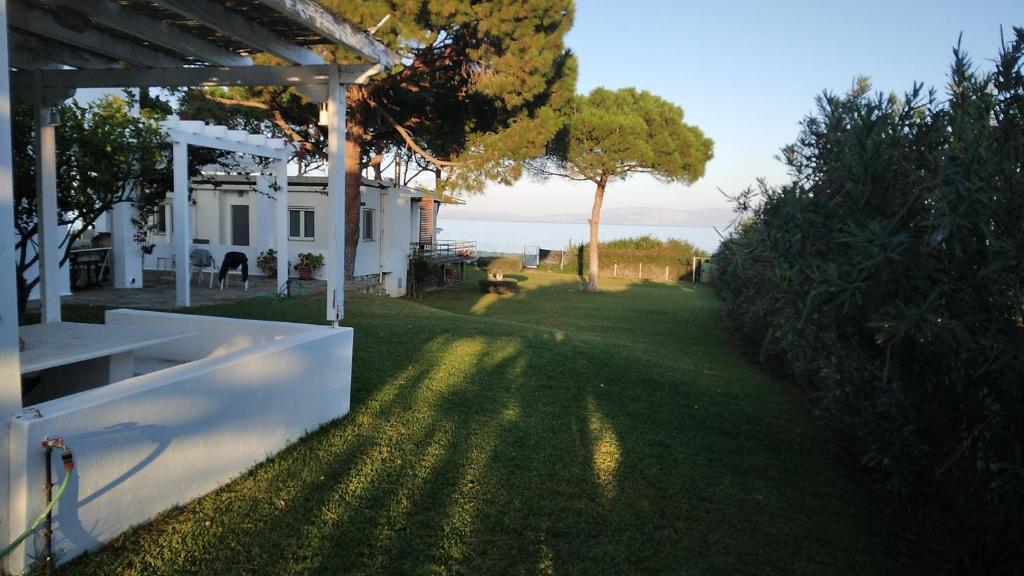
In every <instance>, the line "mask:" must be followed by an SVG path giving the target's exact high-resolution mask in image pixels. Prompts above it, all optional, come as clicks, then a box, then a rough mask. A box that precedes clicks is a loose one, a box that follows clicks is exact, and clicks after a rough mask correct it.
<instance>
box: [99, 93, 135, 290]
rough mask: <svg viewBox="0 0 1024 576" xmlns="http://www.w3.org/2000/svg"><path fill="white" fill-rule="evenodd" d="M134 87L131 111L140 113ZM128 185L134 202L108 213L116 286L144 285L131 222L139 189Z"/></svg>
mask: <svg viewBox="0 0 1024 576" xmlns="http://www.w3.org/2000/svg"><path fill="white" fill-rule="evenodd" d="M131 90H132V93H133V94H134V95H135V104H134V105H133V106H132V110H131V113H132V114H135V115H136V116H137V115H139V113H140V110H139V102H140V101H141V97H142V89H141V88H132V89H131ZM128 188H129V189H128V190H125V196H126V197H128V198H130V199H131V200H132V201H129V202H118V203H117V204H114V209H113V210H112V211H111V212H112V213H111V214H108V215H106V216H108V218H109V220H110V222H109V224H110V226H109V228H108V230H110V235H111V239H112V240H113V247H112V250H111V257H112V258H113V260H114V270H113V272H114V288H142V247H141V246H139V245H138V244H136V243H135V232H136V227H135V224H134V223H133V222H132V221H133V220H137V219H138V217H139V209H138V207H136V206H135V202H134V200H135V199H136V198H138V194H139V191H138V190H137V189H135V188H136V184H135V183H134V182H133V183H129V184H128Z"/></svg>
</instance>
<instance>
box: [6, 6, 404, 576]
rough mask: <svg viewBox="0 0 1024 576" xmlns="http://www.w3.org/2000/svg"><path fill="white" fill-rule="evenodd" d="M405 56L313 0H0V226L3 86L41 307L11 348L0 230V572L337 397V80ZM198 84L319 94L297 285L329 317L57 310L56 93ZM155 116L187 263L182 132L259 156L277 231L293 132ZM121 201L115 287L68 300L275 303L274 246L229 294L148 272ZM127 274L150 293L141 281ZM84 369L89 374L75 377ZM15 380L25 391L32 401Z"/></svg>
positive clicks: (179, 488)
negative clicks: (289, 319) (322, 224)
mask: <svg viewBox="0 0 1024 576" xmlns="http://www.w3.org/2000/svg"><path fill="white" fill-rule="evenodd" d="M68 10H74V13H75V14H80V15H81V17H80V18H76V19H75V25H74V26H69V25H68V22H69V18H67V16H68ZM8 38H9V39H10V43H9V42H8ZM311 44H319V45H336V46H342V47H345V48H347V49H348V50H349V51H350V52H351V53H352V54H353V55H354V56H355V57H356V58H358V59H360V60H362V62H363V63H360V64H345V65H339V64H336V63H333V62H328V61H327V60H325V59H324V57H323V56H322V54H320V53H319V52H317V51H316V50H313V49H311V48H310V47H309V46H310V45H311ZM259 53H267V54H272V55H274V56H276V57H277V58H279V59H280V60H282V61H283V62H284V64H283V65H277V66H267V65H258V64H256V61H258V60H256V61H254V58H253V57H252V56H253V55H255V54H259ZM398 62H399V58H398V56H397V55H396V54H394V53H392V52H390V51H389V50H388V49H387V48H385V47H384V45H383V44H381V43H380V42H379V41H378V40H376V39H374V38H373V37H372V36H370V35H369V34H368V33H366V32H365V31H363V30H361V29H358V28H356V27H354V26H353V25H351V24H350V23H348V22H346V21H344V20H343V19H342V18H340V17H338V16H337V15H335V14H333V13H330V12H328V11H326V10H325V9H324V8H323V7H321V6H320V5H319V4H317V3H315V2H312V1H310V0H288V1H287V2H282V1H280V0H243V1H239V2H233V3H230V5H227V6H226V5H225V3H223V2H212V1H209V0H188V1H180V0H174V1H170V0H158V1H156V2H148V1H136V0H129V1H119V2H106V1H97V2H85V3H82V2H65V1H63V0H59V1H55V2H40V1H37V0H17V1H16V0H6V1H5V0H0V68H3V69H7V70H9V71H10V74H9V75H7V74H2V75H0V226H7V227H8V228H11V229H13V218H12V217H13V214H14V210H13V208H12V206H13V204H14V202H13V201H14V199H15V198H16V195H15V190H14V187H13V182H12V178H11V174H12V173H13V170H12V168H13V165H14V161H13V160H14V159H13V158H12V145H11V136H10V134H11V109H10V105H11V99H12V98H13V99H17V100H20V101H22V102H25V103H28V104H30V105H32V106H33V107H34V118H35V122H34V130H35V138H36V142H37V147H36V152H35V163H36V166H35V168H36V187H35V194H36V196H35V204H34V205H35V206H37V207H38V211H37V213H36V218H35V223H36V227H37V232H36V241H37V242H38V251H37V253H38V270H39V277H40V284H39V297H40V300H39V316H40V318H41V321H42V322H43V325H41V326H37V327H27V328H26V329H23V330H21V333H22V343H21V344H22V346H23V347H22V348H21V349H20V351H19V325H18V324H19V313H18V310H17V298H16V296H15V295H16V293H17V287H16V282H15V278H14V275H13V273H14V270H15V266H14V252H15V251H14V244H13V242H14V238H13V235H6V236H0V237H2V238H6V239H5V240H3V241H2V242H0V271H6V272H5V273H4V274H6V276H2V277H0V292H2V293H3V294H4V297H3V298H0V447H3V448H2V449H0V472H2V473H3V475H4V477H2V478H0V542H2V543H3V544H7V543H8V542H10V543H12V544H11V546H10V547H8V548H6V549H5V552H4V553H5V554H7V555H6V556H5V557H3V558H2V559H0V572H4V573H6V572H5V571H10V572H13V573H22V572H23V571H25V570H26V568H27V567H28V566H29V565H30V563H32V562H33V561H34V560H41V561H43V562H45V564H46V565H47V566H49V567H52V565H53V564H55V563H61V562H64V561H67V560H70V559H71V558H73V557H74V556H76V555H78V554H80V553H81V552H83V551H86V550H90V549H95V548H97V547H99V546H101V545H103V544H104V543H105V542H108V541H109V540H110V539H111V538H113V537H114V536H116V535H117V534H118V533H120V532H121V531H123V530H125V529H126V528H128V527H130V526H132V525H136V524H138V523H140V522H145V521H147V520H148V519H150V518H152V517H153V516H154V515H155V514H157V513H159V512H161V511H163V510H166V509H167V508H169V507H171V506H173V505H174V504H176V503H180V502H183V501H187V500H189V499H191V498H194V497H196V496H199V495H201V494H203V493H206V492H208V491H210V490H212V489H214V488H216V487H217V486H219V485H221V484H223V483H224V482H226V481H227V480H228V479H230V478H232V477H234V476H236V475H238V474H239V473H240V472H242V471H243V470H245V469H246V468H248V467H249V466H251V465H252V464H253V463H254V462H256V461H259V460H261V459H263V458H265V457H267V456H269V455H271V454H273V453H275V452H277V451H278V450H280V449H281V448H283V447H284V446H285V445H287V444H288V443H290V442H292V441H294V440H296V439H297V438H298V437H299V436H301V435H302V434H303V433H305V432H306V431H308V430H311V429H314V428H316V427H317V426H319V425H321V424H323V423H324V422H327V421H329V420H331V419H335V418H338V417H340V416H343V415H345V414H346V413H347V412H348V409H349V394H350V382H351V358H352V339H353V335H352V330H351V329H348V328H338V324H337V323H338V320H339V319H340V318H341V317H342V316H343V312H344V308H343V306H344V292H345V290H344V288H345V280H344V265H343V254H344V246H345V237H344V231H345V226H344V222H345V202H344V201H343V198H344V196H345V189H344V177H343V174H344V169H343V167H344V161H345V160H344V159H345V153H344V149H343V146H342V142H343V141H344V138H345V94H346V88H347V86H348V85H350V84H360V83H364V82H366V80H367V79H368V78H369V77H370V76H371V75H373V74H376V73H379V72H381V71H382V70H384V69H386V68H387V67H389V66H392V65H394V64H396V63H398ZM195 86H294V87H296V90H298V91H300V92H301V93H302V94H304V95H305V96H306V97H308V98H310V99H311V100H313V101H314V102H318V103H321V104H322V107H323V117H324V124H323V125H324V126H325V127H326V131H327V140H328V142H327V150H328V156H329V160H328V161H327V162H326V166H325V168H326V171H327V173H328V184H327V186H326V190H327V194H328V199H329V202H328V210H327V213H328V214H329V222H330V232H331V233H330V237H329V242H328V249H327V254H326V256H327V257H326V259H325V260H326V262H325V271H326V274H325V276H326V278H327V281H326V282H309V283H305V282H304V283H303V284H302V285H301V288H302V289H301V291H300V293H303V292H306V291H307V290H308V292H320V293H321V294H323V295H324V296H325V302H324V312H325V314H324V316H321V318H320V322H319V324H322V323H323V321H324V320H325V319H326V320H327V322H329V323H331V327H327V326H323V325H309V324H306V325H303V324H290V323H281V322H267V321H251V320H229V319H222V318H211V317H206V316H198V315H183V314H171V313H166V312H154V311H146V312H142V311H137V310H126V309H119V310H108V311H107V312H106V326H105V327H103V328H92V327H83V326H81V325H75V324H73V323H62V318H61V304H62V298H61V295H60V290H61V288H60V286H61V281H60V274H59V262H60V259H61V256H62V254H61V250H62V245H61V238H60V234H61V233H62V232H63V230H62V229H61V228H60V226H58V206H59V194H58V192H59V191H58V185H57V183H58V179H57V171H58V146H59V142H57V139H56V138H55V134H56V132H55V126H56V123H57V122H58V121H59V116H58V114H56V113H54V107H55V106H57V105H59V104H60V103H61V102H63V101H65V100H67V99H69V98H71V97H73V96H74V95H75V91H76V90H77V89H83V88H101V89H107V90H117V89H120V88H129V89H146V88H150V87H156V88H175V87H195ZM161 129H162V131H163V133H164V134H165V136H166V138H167V141H168V142H169V143H170V144H171V145H172V148H173V154H172V155H170V156H168V158H167V160H168V161H169V162H171V164H172V165H173V182H174V193H173V194H170V195H169V198H170V199H171V200H172V216H173V219H174V221H175V222H177V223H178V226H177V227H176V228H175V230H174V234H173V237H172V242H171V244H172V246H173V257H174V258H175V259H176V261H177V262H179V263H182V262H188V261H189V260H190V253H191V250H192V246H191V245H192V244H193V242H192V241H193V239H194V236H193V235H192V234H191V229H190V222H189V203H188V202H187V199H188V197H189V179H188V158H189V148H190V147H205V148H216V149H220V150H224V151H228V152H232V153H236V154H246V155H252V156H258V157H261V158H264V159H266V160H267V161H268V162H270V167H269V168H268V170H265V171H264V173H266V172H268V171H269V176H271V177H272V178H274V179H276V181H277V182H278V183H279V184H282V185H279V186H277V189H276V190H277V193H276V195H275V199H276V206H275V210H274V212H273V214H274V219H273V223H272V224H271V225H269V226H268V234H269V233H273V234H274V237H275V238H276V240H277V242H278V245H283V243H284V241H286V239H287V231H286V224H287V214H288V212H287V202H288V201H287V171H288V162H289V160H290V159H291V156H292V153H293V150H292V148H291V145H290V143H289V142H288V141H286V140H284V139H278V138H268V137H266V136H265V135H262V134H251V133H247V132H244V131H240V130H229V129H227V128H226V127H224V126H212V125H206V124H204V123H203V122H200V121H191V120H179V119H177V118H175V117H173V116H171V117H168V118H167V119H166V120H165V121H164V122H162V123H161ZM117 208H119V209H116V210H113V213H112V214H111V218H112V227H111V229H112V232H113V235H112V242H113V244H112V247H111V251H112V255H113V270H112V272H113V277H114V285H115V286H124V287H125V288H117V289H96V290H87V291H82V292H79V293H76V294H74V295H72V296H70V297H67V298H64V299H63V300H64V303H75V304H97V305H104V306H110V307H115V308H116V307H124V306H131V307H138V308H149V309H168V308H175V307H187V306H190V305H193V304H209V303H217V302H224V301H230V300H239V299H244V298H261V297H262V298H267V299H273V300H277V296H276V294H277V292H278V289H277V287H279V286H283V285H284V280H285V279H286V278H283V277H282V276H283V275H286V273H287V271H288V263H287V260H286V259H285V257H286V255H285V254H283V253H282V254H281V255H280V256H279V266H278V269H279V270H280V271H281V272H280V274H281V276H279V277H278V278H277V279H276V281H275V280H274V279H270V280H267V279H264V278H262V277H253V278H250V284H249V290H248V291H245V290H244V289H243V288H242V285H241V281H240V278H239V276H236V275H231V276H230V277H229V282H228V287H226V288H225V289H224V290H223V291H221V290H219V289H215V288H211V286H210V280H209V279H208V278H206V277H205V274H204V275H203V277H202V278H200V279H198V281H196V280H193V281H191V282H190V281H189V276H190V275H189V269H188V267H185V266H179V267H178V269H177V270H176V272H175V273H174V277H173V281H171V279H169V278H165V277H163V276H162V273H154V274H150V273H149V272H143V271H142V269H141V267H142V258H141V252H140V246H139V245H137V244H136V243H135V242H134V239H133V232H134V227H133V225H132V222H133V218H134V217H135V216H136V215H137V212H135V208H134V206H133V205H132V203H131V202H124V203H122V205H119V206H117ZM269 229H272V231H270V230H269ZM282 252H283V251H282ZM140 278H141V279H142V280H143V281H144V282H142V283H145V284H147V285H148V286H149V287H148V288H141V287H140V286H139V284H142V283H140V282H135V279H140ZM132 285H134V287H133V288H127V286H132ZM115 335H116V336H118V337H119V338H120V342H114V340H117V339H118V338H114V336H115ZM132 335H134V336H132ZM60 342H65V343H66V345H60ZM22 364H24V365H22ZM85 364H88V366H85ZM86 368H88V372H89V374H90V375H91V377H92V380H93V381H92V382H89V383H88V386H85V385H83V386H80V387H77V388H76V386H77V385H78V384H82V383H81V382H78V380H81V379H82V378H84V376H83V375H84V374H85V373H86V372H85V370H86ZM54 371H58V372H61V373H60V374H58V375H57V376H55V374H56V372H54ZM23 373H27V376H28V378H29V379H30V381H28V382H27V384H28V387H27V388H26V380H25V379H23V378H22V374H23ZM82 388H88V389H84V390H83V389H82ZM26 389H28V390H29V391H30V392H32V391H33V390H37V391H38V392H37V393H36V396H35V397H32V396H31V395H29V396H26V394H25V390H26ZM65 392H67V394H66V395H65V394H64V393H65ZM54 438H60V439H61V442H62V443H65V445H66V446H68V447H70V448H71V449H72V450H74V461H75V466H74V469H73V470H71V469H68V468H66V469H65V470H66V471H65V472H64V474H63V476H64V477H65V478H66V479H70V480H71V482H70V485H68V484H67V482H66V481H65V482H64V483H63V485H64V486H70V488H69V492H68V493H67V494H64V495H63V497H62V498H61V499H60V501H59V503H58V504H57V507H56V508H55V509H54V512H53V515H52V520H53V525H52V528H51V527H50V526H47V528H46V529H45V530H34V527H35V526H36V525H37V523H36V521H35V520H34V519H36V518H37V517H38V518H42V516H41V515H40V513H41V511H43V510H44V508H46V506H47V504H48V503H49V499H50V494H49V487H48V486H44V484H46V482H44V478H49V475H48V473H47V468H48V467H53V466H54V464H53V463H52V462H49V461H48V459H49V453H48V452H44V451H43V449H42V447H41V446H40V443H41V442H43V441H47V440H48V439H54ZM58 474H60V473H59V472H58ZM60 493H62V492H60ZM26 536H27V537H28V539H27V540H23V538H24V537H26ZM8 552H9V554H8Z"/></svg>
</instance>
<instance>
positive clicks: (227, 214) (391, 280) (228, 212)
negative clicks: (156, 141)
mask: <svg viewBox="0 0 1024 576" xmlns="http://www.w3.org/2000/svg"><path fill="white" fill-rule="evenodd" d="M272 182H273V179H272V178H271V177H269V176H261V175H226V174H208V175H204V176H201V177H197V178H194V179H193V180H192V182H191V186H192V202H191V210H192V214H191V222H192V229H193V231H194V233H193V246H194V247H197V248H199V247H201V248H204V249H207V250H209V251H210V253H211V254H212V255H213V257H214V260H215V261H216V262H217V263H218V264H217V265H219V263H220V262H221V259H222V258H223V257H224V254H226V253H227V252H232V251H234V252H242V253H243V254H245V255H246V256H248V258H249V272H250V274H253V275H261V274H262V272H261V271H260V270H259V269H258V268H257V267H256V258H257V257H258V256H259V254H260V253H261V252H263V251H265V250H268V249H272V248H275V242H274V240H275V238H274V190H273V186H272ZM327 200H328V199H327V178H326V177H321V176H290V177H289V178H288V262H289V267H292V266H294V265H295V263H296V262H297V261H298V256H299V254H301V253H303V252H313V253H318V254H326V253H327V248H328V245H327V244H328V238H327V230H328V227H327V223H328V206H327ZM463 203H464V202H463V201H461V200H459V199H457V198H453V197H450V196H443V195H439V194H436V193H435V192H432V191H428V190H423V189H414V188H409V187H406V186H395V185H394V183H393V181H392V180H390V179H383V180H370V179H367V178H364V179H363V185H362V188H361V190H360V208H359V246H358V248H357V249H356V262H355V272H354V275H355V277H356V278H357V279H361V280H363V281H364V282H365V283H367V284H379V285H380V286H381V287H382V288H383V290H384V291H385V292H386V293H387V294H388V295H389V296H392V297H400V296H404V295H405V294H406V291H407V289H408V278H407V275H408V270H409V255H410V254H411V252H412V249H413V246H414V245H427V246H429V245H433V244H434V243H435V242H436V228H435V222H437V214H438V211H439V210H440V207H441V204H463ZM152 224H153V226H154V229H155V230H154V232H153V233H152V234H151V236H150V239H151V241H152V242H153V244H154V249H153V252H152V254H150V255H148V256H146V257H145V261H144V266H145V267H146V268H147V269H151V270H156V269H160V268H165V267H166V266H168V265H169V263H170V257H171V255H172V247H171V244H170V238H171V235H172V234H173V229H174V222H173V217H172V216H171V198H168V200H167V202H166V203H165V205H164V207H163V210H158V211H157V214H156V216H155V217H154V220H153V222H152ZM323 272H324V270H323V269H321V270H319V271H317V277H322V275H323Z"/></svg>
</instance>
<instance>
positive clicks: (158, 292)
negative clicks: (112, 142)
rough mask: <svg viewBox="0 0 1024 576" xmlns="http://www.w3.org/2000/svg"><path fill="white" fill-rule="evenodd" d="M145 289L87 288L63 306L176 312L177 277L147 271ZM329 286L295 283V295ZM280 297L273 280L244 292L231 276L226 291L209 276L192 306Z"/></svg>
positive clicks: (198, 283) (252, 280) (253, 280)
mask: <svg viewBox="0 0 1024 576" xmlns="http://www.w3.org/2000/svg"><path fill="white" fill-rule="evenodd" d="M143 286H144V287H143V288H141V289H137V288H111V287H110V286H108V285H104V286H103V287H99V288H86V289H83V290H79V291H76V292H75V293H74V294H72V295H71V296H64V297H63V298H62V299H61V301H62V302H63V303H64V304H74V305H86V306H118V307H123V308H145V309H147V310H170V309H173V308H176V307H177V306H176V305H175V298H174V277H173V276H171V275H169V273H167V272H163V271H156V270H146V272H145V275H144V276H143ZM326 286H327V283H326V282H324V281H323V280H300V281H296V285H295V288H294V289H295V291H296V292H297V293H298V294H299V295H315V294H323V293H324V291H325V290H326ZM276 293H277V287H276V282H275V280H274V279H269V278H264V277H263V276H250V277H249V290H244V289H243V288H242V280H241V277H240V276H238V275H229V276H228V286H227V287H226V288H224V289H223V290H220V289H219V288H217V279H216V277H215V278H214V279H213V288H210V279H209V277H208V275H207V274H206V273H204V274H203V276H202V279H201V280H196V279H193V281H192V305H193V306H204V305H208V304H220V303H225V302H235V301H238V300H245V299H248V298H257V297H261V296H263V297H269V296H273V295H275V294H276Z"/></svg>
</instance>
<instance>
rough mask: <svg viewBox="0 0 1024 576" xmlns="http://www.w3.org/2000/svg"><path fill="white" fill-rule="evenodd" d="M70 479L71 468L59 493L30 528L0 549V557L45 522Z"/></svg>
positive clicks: (9, 551)
mask: <svg viewBox="0 0 1024 576" xmlns="http://www.w3.org/2000/svg"><path fill="white" fill-rule="evenodd" d="M70 480H71V470H65V472H64V480H62V481H61V483H60V486H59V487H57V493H56V494H54V495H53V499H52V500H50V502H49V503H48V504H47V505H46V507H45V508H43V511H42V512H40V513H39V516H36V519H35V521H34V522H32V525H31V526H29V527H28V529H26V530H25V531H24V532H22V533H21V536H18V537H17V538H15V539H14V542H11V543H10V544H8V545H7V547H6V548H4V549H3V550H2V551H0V558H3V557H5V556H7V555H8V554H10V553H11V551H12V550H14V549H15V548H17V547H18V544H21V543H22V542H24V541H25V538H28V537H29V536H31V535H32V533H33V532H35V531H36V528H38V527H39V525H40V524H42V523H43V520H46V515H47V514H49V513H50V512H51V511H52V510H53V507H54V506H56V505H57V501H58V500H60V497H61V496H62V495H63V494H64V490H66V489H67V487H68V482H69V481H70Z"/></svg>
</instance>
